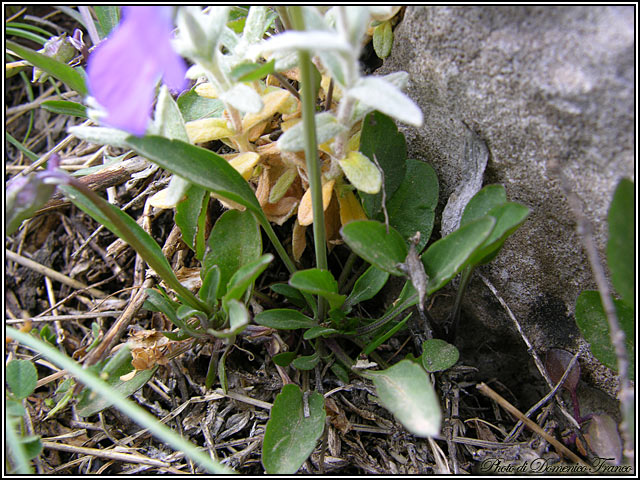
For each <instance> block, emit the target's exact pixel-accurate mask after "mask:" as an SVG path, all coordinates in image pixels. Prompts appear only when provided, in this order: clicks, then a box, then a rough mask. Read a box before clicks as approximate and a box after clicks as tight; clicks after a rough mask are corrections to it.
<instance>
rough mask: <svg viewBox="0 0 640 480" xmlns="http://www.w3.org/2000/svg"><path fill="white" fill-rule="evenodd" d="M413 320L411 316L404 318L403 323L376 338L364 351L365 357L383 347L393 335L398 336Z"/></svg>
mask: <svg viewBox="0 0 640 480" xmlns="http://www.w3.org/2000/svg"><path fill="white" fill-rule="evenodd" d="M410 318H411V314H409V315H407V316H406V317H404V318H403V319H402V320H401V321H399V322H398V323H397V324H396V325H394V326H393V327H392V328H390V329H389V331H387V332H384V333H383V334H381V335H379V336H378V337H376V338H375V339H374V340H373V341H372V342H371V343H369V344H368V345H367V346H366V347H365V348H364V349H363V350H362V354H363V355H370V354H371V352H373V351H374V350H375V349H376V348H378V347H379V346H380V345H382V344H383V343H384V342H386V341H387V340H389V339H390V338H391V337H392V336H393V335H395V334H396V332H398V331H399V330H400V329H401V328H402V327H404V325H405V324H406V323H407V320H409V319H410Z"/></svg>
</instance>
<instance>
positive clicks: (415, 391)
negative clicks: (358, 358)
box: [362, 360, 442, 437]
mask: <svg viewBox="0 0 640 480" xmlns="http://www.w3.org/2000/svg"><path fill="white" fill-rule="evenodd" d="M362 374H363V375H365V376H366V377H369V378H370V379H371V380H372V381H373V384H374V385H375V387H376V391H377V393H378V397H379V398H380V402H381V403H382V405H383V406H384V407H385V408H386V409H387V410H389V411H390V412H391V413H393V415H395V417H396V418H397V419H398V420H399V421H400V423H402V425H404V427H405V428H406V429H407V430H409V431H410V432H411V433H413V434H414V435H416V436H418V437H433V436H435V435H438V434H439V433H440V423H441V418H442V415H441V413H440V404H439V403H438V397H437V396H436V392H435V390H434V389H433V385H431V381H430V380H429V377H428V375H427V373H426V372H425V371H424V370H423V369H422V367H420V366H419V365H416V364H415V363H413V362H412V361H410V360H402V361H400V362H398V363H396V364H395V365H394V366H392V367H390V368H388V369H386V370H381V371H378V372H373V371H370V370H368V371H365V372H362Z"/></svg>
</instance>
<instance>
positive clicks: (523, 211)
mask: <svg viewBox="0 0 640 480" xmlns="http://www.w3.org/2000/svg"><path fill="white" fill-rule="evenodd" d="M529 211H530V210H529V208H527V207H525V206H524V205H521V204H519V203H516V202H507V203H504V204H502V205H498V206H497V207H493V208H492V209H491V210H489V213H488V215H489V216H491V217H493V218H495V219H496V225H495V227H493V230H492V231H491V234H490V235H489V237H488V238H487V239H486V240H485V241H484V243H483V244H482V246H481V247H480V248H479V249H478V250H477V251H476V252H474V254H473V256H472V258H471V260H470V261H469V264H470V265H477V264H480V263H488V262H490V261H491V260H493V258H495V256H496V255H497V254H498V252H499V251H500V249H501V248H502V245H503V244H504V242H505V240H506V239H507V238H508V237H509V235H511V234H512V233H513V232H515V231H516V230H517V229H518V227H519V226H520V225H522V223H523V222H524V221H525V220H526V218H527V217H528V216H529Z"/></svg>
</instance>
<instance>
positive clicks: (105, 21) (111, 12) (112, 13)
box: [93, 5, 120, 39]
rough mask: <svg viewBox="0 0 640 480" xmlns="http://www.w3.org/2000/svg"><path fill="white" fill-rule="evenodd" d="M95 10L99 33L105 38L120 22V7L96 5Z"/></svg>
mask: <svg viewBox="0 0 640 480" xmlns="http://www.w3.org/2000/svg"><path fill="white" fill-rule="evenodd" d="M93 10H94V11H95V12H96V17H97V18H98V25H97V27H98V33H99V34H100V38H101V39H103V38H105V37H106V36H108V35H109V34H110V33H111V31H112V30H113V29H114V28H115V27H116V26H117V25H118V23H119V22H120V7H116V6H113V5H94V6H93Z"/></svg>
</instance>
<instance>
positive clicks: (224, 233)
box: [204, 210, 262, 298]
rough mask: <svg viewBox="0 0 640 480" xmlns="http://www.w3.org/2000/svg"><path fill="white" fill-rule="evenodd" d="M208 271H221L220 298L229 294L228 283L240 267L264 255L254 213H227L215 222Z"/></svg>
mask: <svg viewBox="0 0 640 480" xmlns="http://www.w3.org/2000/svg"><path fill="white" fill-rule="evenodd" d="M207 243H208V245H209V252H208V253H207V254H206V256H205V258H204V266H205V268H207V269H208V268H209V267H210V266H211V265H217V266H218V267H219V268H220V282H219V284H218V292H217V296H218V298H220V297H222V296H223V295H224V294H225V293H226V292H227V283H229V280H230V279H231V277H232V276H233V275H234V274H235V273H236V272H237V271H238V269H239V268H240V267H242V266H243V265H246V264H247V263H250V262H253V261H255V260H257V259H258V258H259V257H260V254H261V253H262V236H261V235H260V229H259V228H258V224H257V223H256V219H255V218H254V216H253V215H252V214H251V212H248V211H246V210H245V211H244V212H241V211H240V210H228V211H226V212H224V213H223V214H222V215H221V216H220V217H219V218H218V220H217V221H216V224H215V225H214V227H213V229H212V230H211V234H210V235H209V240H208V242H207Z"/></svg>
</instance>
